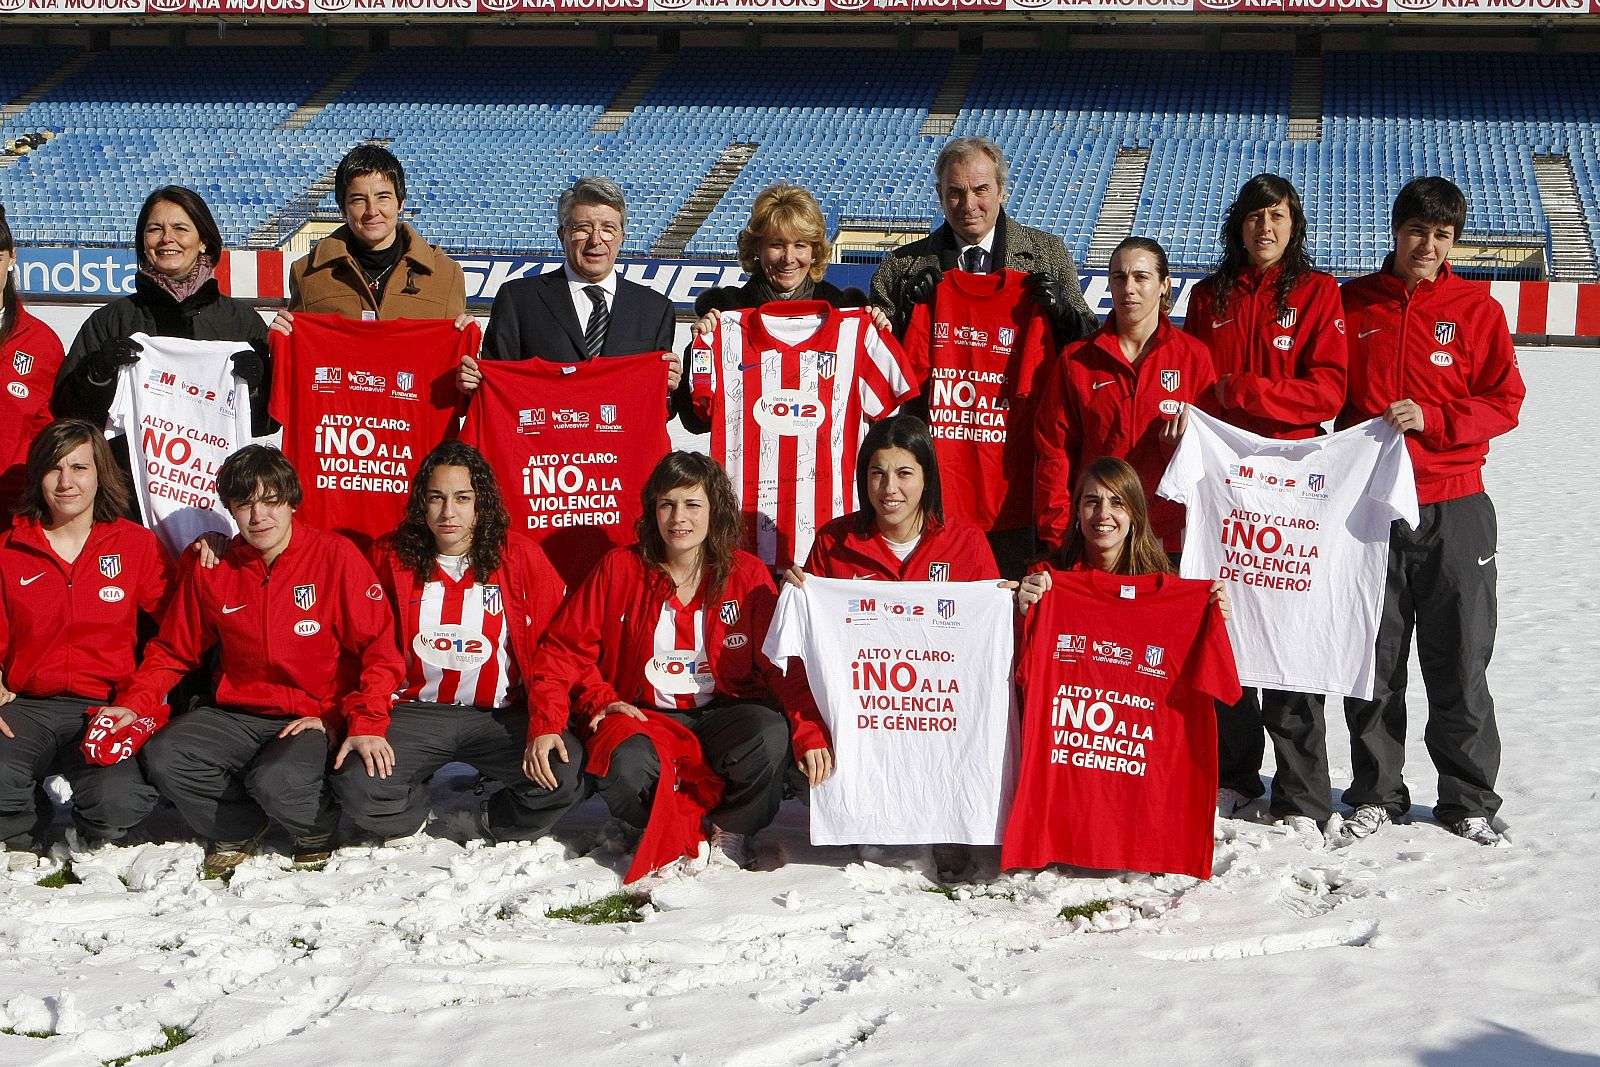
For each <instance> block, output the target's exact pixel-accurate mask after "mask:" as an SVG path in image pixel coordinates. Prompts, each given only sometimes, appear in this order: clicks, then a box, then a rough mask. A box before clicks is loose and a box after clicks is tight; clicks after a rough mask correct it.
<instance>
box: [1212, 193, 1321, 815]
mask: <svg viewBox="0 0 1600 1067" xmlns="http://www.w3.org/2000/svg"><path fill="white" fill-rule="evenodd" d="M1184 330H1185V331H1186V332H1188V333H1189V334H1191V335H1192V336H1194V337H1197V338H1199V339H1200V340H1201V341H1202V342H1204V343H1205V344H1206V345H1207V346H1209V347H1210V349H1211V356H1212V360H1213V361H1214V363H1215V365H1216V369H1217V384H1216V401H1217V414H1218V415H1220V416H1221V418H1222V419H1223V420H1224V421H1226V422H1229V423H1231V424H1233V425H1234V426H1238V427H1240V428H1241V429H1245V430H1249V431H1250V432H1252V433H1257V434H1261V435H1262V436H1263V437H1273V438H1278V439H1279V440H1291V441H1292V440H1303V439H1304V438H1307V437H1315V436H1317V435H1318V434H1320V433H1322V423H1324V422H1326V421H1328V420H1331V419H1332V418H1333V417H1334V416H1335V415H1337V414H1338V413H1339V409H1340V407H1341V406H1342V405H1343V404H1344V397H1345V368H1346V361H1347V357H1346V351H1345V348H1346V344H1345V326H1344V308H1343V305H1342V303H1341V301H1340V298H1339V286H1338V283H1337V282H1335V281H1334V279H1333V277H1332V276H1331V275H1328V274H1324V273H1322V272H1321V271H1317V270H1314V269H1312V266H1311V257H1310V255H1309V254H1308V253H1307V250H1306V216H1305V212H1304V211H1303V210H1302V208H1301V206H1300V194H1299V193H1298V192H1296V191H1295V188H1294V186H1293V185H1291V184H1290V183H1289V182H1288V181H1287V180H1286V179H1284V178H1280V177H1279V176H1278V175H1276V174H1257V175H1256V176H1255V177H1254V178H1251V179H1250V180H1249V181H1247V182H1245V183H1244V185H1243V186H1242V187H1241V188H1240V190H1239V195H1238V196H1237V197H1235V198H1234V201H1233V205H1232V206H1231V207H1230V208H1229V209H1228V216H1227V218H1226V219H1225V220H1224V221H1223V224H1222V260H1221V262H1219V263H1218V264H1217V269H1216V270H1215V271H1213V272H1212V273H1211V274H1210V275H1209V276H1208V277H1207V278H1206V279H1205V280H1204V281H1202V282H1201V283H1200V284H1199V285H1197V286H1195V289H1194V294H1193V296H1192V297H1190V300H1189V317H1188V319H1187V321H1186V322H1185V323H1184ZM1263 727H1265V730H1266V734H1268V735H1271V737H1272V746H1273V751H1274V752H1275V753H1276V761H1277V768H1278V769H1277V773H1276V775H1275V777H1274V778H1273V784H1272V801H1271V814H1272V815H1273V816H1274V817H1275V818H1277V819H1279V820H1280V821H1283V822H1286V823H1290V824H1291V825H1294V826H1295V827H1296V829H1297V830H1300V831H1309V830H1311V829H1312V828H1313V827H1312V825H1310V824H1319V823H1326V822H1327V821H1328V819H1329V817H1330V816H1331V815H1332V814H1333V808H1332V806H1331V804H1330V788H1331V787H1330V784H1329V777H1328V754H1327V747H1326V743H1325V741H1324V727H1323V698H1322V696H1321V695H1320V694H1316V693H1291V692H1286V691H1283V690H1278V689H1263V690H1261V691H1260V693H1259V695H1258V694H1257V691H1256V690H1255V689H1246V690H1245V691H1244V696H1243V697H1241V698H1240V700H1239V702H1238V703H1237V704H1235V705H1233V706H1232V707H1219V708H1218V709H1217V728H1218V745H1217V754H1218V758H1219V760H1220V765H1221V776H1220V778H1219V784H1220V788H1219V789H1218V791H1217V810H1218V812H1220V813H1221V814H1222V815H1223V816H1225V817H1226V816H1231V815H1232V814H1233V813H1234V811H1236V810H1237V809H1238V808H1241V807H1243V806H1244V805H1246V804H1249V803H1251V802H1253V801H1254V800H1256V799H1257V798H1259V797H1260V796H1261V795H1262V793H1263V792H1264V790H1263V789H1262V786H1261V760H1262V756H1263V755H1264V753H1265V748H1266V746H1265V744H1264V738H1263V733H1262V728H1263Z"/></svg>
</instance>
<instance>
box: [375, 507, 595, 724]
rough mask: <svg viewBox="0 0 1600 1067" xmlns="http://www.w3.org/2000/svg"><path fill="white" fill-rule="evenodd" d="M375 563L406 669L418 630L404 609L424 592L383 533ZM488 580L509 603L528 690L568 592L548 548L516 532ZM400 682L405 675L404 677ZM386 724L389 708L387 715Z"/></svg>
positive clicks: (512, 637) (510, 630) (513, 640)
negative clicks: (409, 622) (541, 645)
mask: <svg viewBox="0 0 1600 1067" xmlns="http://www.w3.org/2000/svg"><path fill="white" fill-rule="evenodd" d="M373 555H374V557H375V558H374V560H373V565H374V566H375V567H376V568H377V571H378V581H379V583H380V584H381V585H382V586H383V590H384V592H385V593H387V594H388V595H389V603H390V604H391V605H392V606H393V608H394V619H395V634H396V635H397V636H398V638H399V641H400V654H401V656H402V657H403V658H404V659H405V661H406V665H407V667H409V666H410V665H411V656H412V653H411V651H410V649H411V642H412V640H413V639H415V638H416V636H417V635H416V632H415V631H414V630H413V629H412V628H411V627H410V626H408V625H407V622H406V620H407V619H408V618H410V616H411V612H409V611H407V610H406V609H407V608H408V607H409V606H410V604H411V603H412V602H413V601H415V600H416V599H417V598H419V597H421V596H422V588H421V584H422V583H419V582H418V581H417V575H416V572H415V571H413V570H412V569H411V568H410V567H407V566H406V565H405V564H403V563H401V562H400V560H399V559H398V558H396V556H395V554H394V548H393V542H392V541H390V539H389V538H387V537H385V538H383V539H381V540H379V541H378V543H377V544H376V545H375V546H373ZM485 584H498V585H499V586H500V595H501V597H502V599H503V602H504V605H505V608H504V610H505V612H506V619H507V620H508V622H509V625H508V627H507V630H506V634H507V637H508V639H509V643H510V645H511V655H512V657H513V658H514V659H515V660H516V662H517V670H518V671H519V672H521V674H522V678H523V689H524V692H526V689H527V679H529V678H532V677H533V669H534V655H535V653H536V652H537V651H538V649H539V639H540V638H542V637H543V636H544V632H545V630H546V628H548V627H549V625H550V620H551V619H553V618H555V614H556V611H557V610H558V609H559V608H560V607H561V601H562V598H563V597H564V596H565V595H566V586H565V585H563V584H562V582H561V576H560V575H559V574H557V573H556V569H555V567H554V566H552V565H551V563H550V561H549V560H548V559H547V558H546V557H545V554H544V551H543V550H542V549H540V547H539V546H538V544H537V543H535V542H534V541H533V540H532V539H531V538H528V537H525V536H521V535H518V534H512V535H511V536H510V537H508V538H507V539H506V546H505V549H504V550H503V551H502V552H501V554H500V566H499V568H498V569H497V570H495V572H494V573H493V574H491V575H489V577H488V578H487V579H486V580H485ZM400 684H401V685H402V686H403V685H404V684H405V679H404V678H402V679H401V683H400ZM384 719H385V722H387V720H388V712H387V711H385V713H384Z"/></svg>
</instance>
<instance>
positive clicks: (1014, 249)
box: [872, 137, 1099, 345]
mask: <svg viewBox="0 0 1600 1067" xmlns="http://www.w3.org/2000/svg"><path fill="white" fill-rule="evenodd" d="M1006 171H1007V168H1006V157H1005V154H1004V153H1003V152H1001V151H1000V146H999V145H997V144H995V143H994V142H993V141H991V140H989V139H988V138H987V137H959V138H957V139H956V140H954V141H951V142H950V143H949V144H947V145H945V146H944V150H943V151H941V152H940V153H939V159H938V161H937V162H936V163H935V164H934V175H935V187H936V188H937V189H938V192H939V203H940V204H941V205H942V206H943V208H944V224H943V225H941V226H940V227H939V228H938V229H936V230H934V231H933V233H931V234H929V235H928V236H927V237H924V238H922V239H921V240H920V241H913V242H912V243H910V244H908V245H903V246H901V247H900V248H897V249H895V250H894V251H893V252H890V253H889V255H888V256H886V257H885V258H884V260H883V263H882V264H881V265H880V266H879V267H878V270H877V272H876V273H875V274H873V276H872V302H873V303H874V304H876V305H877V306H878V307H881V308H883V309H884V310H885V311H886V312H888V314H889V319H890V321H891V322H893V323H894V332H895V334H896V335H897V336H904V335H905V331H906V326H907V324H909V323H910V322H911V309H912V307H914V306H915V305H917V304H922V303H926V302H927V301H928V300H930V299H932V297H933V290H934V288H935V287H936V286H937V285H938V284H939V281H940V280H941V279H942V278H943V277H944V272H945V271H947V270H952V269H955V268H957V267H959V268H960V269H962V270H966V271H971V272H973V273H975V274H988V273H990V272H992V271H997V270H1004V269H1007V268H1009V269H1011V270H1020V271H1023V272H1024V273H1026V274H1027V275H1028V288H1029V290H1030V291H1031V292H1032V293H1033V297H1034V299H1035V300H1037V301H1038V303H1039V304H1040V306H1042V307H1043V308H1044V309H1045V311H1046V312H1047V313H1048V314H1049V315H1050V325H1051V326H1052V328H1053V331H1054V334H1055V339H1056V343H1057V344H1060V345H1066V344H1068V343H1070V342H1072V341H1076V340H1078V339H1079V338H1081V337H1085V336H1087V335H1088V334H1090V333H1092V332H1093V331H1094V330H1096V329H1097V328H1098V327H1099V322H1098V321H1097V320H1096V319H1095V316H1094V312H1092V311H1090V310H1089V305H1088V304H1087V303H1086V302H1085V301H1084V299H1083V288H1082V286H1081V285H1079V283H1078V269H1077V267H1076V266H1075V265H1074V264H1073V262H1072V255H1071V253H1069V252H1068V251H1067V246H1066V245H1065V244H1063V243H1062V241H1061V238H1059V237H1056V236H1055V235H1054V234H1049V233H1045V232H1044V231H1043V230H1035V229H1033V228H1032V227H1031V226H1024V225H1022V224H1021V223H1019V222H1016V221H1015V220H1013V219H1011V218H1010V217H1008V216H1007V215H1006V212H1005V202H1006Z"/></svg>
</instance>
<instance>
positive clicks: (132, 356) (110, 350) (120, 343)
mask: <svg viewBox="0 0 1600 1067" xmlns="http://www.w3.org/2000/svg"><path fill="white" fill-rule="evenodd" d="M143 351H144V346H143V345H141V344H140V343H139V342H138V341H135V340H134V339H133V338H131V337H112V338H109V339H107V341H106V343H105V344H103V345H101V346H100V348H99V349H98V350H97V351H94V352H91V353H90V354H89V358H88V359H85V360H84V361H83V362H84V367H83V370H84V373H85V374H86V375H88V377H89V381H91V382H93V383H95V384H97V385H107V384H109V383H110V382H111V380H112V379H113V378H115V377H116V376H117V368H118V367H126V366H127V365H128V364H130V363H137V362H139V353H140V352H143Z"/></svg>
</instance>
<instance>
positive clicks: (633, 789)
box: [527, 452, 833, 870]
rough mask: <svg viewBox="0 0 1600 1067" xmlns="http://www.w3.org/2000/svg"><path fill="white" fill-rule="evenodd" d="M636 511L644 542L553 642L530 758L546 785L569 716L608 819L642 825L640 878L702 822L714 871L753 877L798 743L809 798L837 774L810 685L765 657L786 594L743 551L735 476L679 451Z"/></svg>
mask: <svg viewBox="0 0 1600 1067" xmlns="http://www.w3.org/2000/svg"><path fill="white" fill-rule="evenodd" d="M641 500H642V503H643V505H644V508H643V514H642V515H641V516H640V518H639V522H638V526H637V533H638V537H639V540H638V543H637V544H634V545H631V546H629V547H627V548H619V549H615V550H613V551H612V552H610V553H609V554H607V555H606V556H605V558H603V559H602V560H601V561H600V563H599V565H598V566H596V567H595V569H594V571H593V572H592V573H591V574H590V575H589V577H588V579H587V580H585V582H584V583H583V585H582V586H580V587H579V588H578V590H577V591H576V592H575V593H573V595H572V597H571V599H569V600H568V601H567V604H566V606H565V607H563V608H562V609H561V612H560V614H559V615H557V617H556V620H555V622H554V623H552V624H551V626H550V630H549V632H548V633H547V634H546V635H545V642H544V644H543V646H542V647H541V648H540V654H539V664H538V677H537V678H536V680H535V683H534V687H533V693H532V699H531V704H532V714H533V716H534V717H535V719H542V725H536V726H534V727H533V728H532V731H536V732H537V736H535V737H534V739H533V740H532V741H531V742H530V743H529V746H528V756H527V758H528V760H529V761H530V762H531V763H532V764H533V765H534V767H533V769H534V770H538V771H541V772H543V771H545V769H546V768H547V767H548V766H549V759H550V754H551V752H552V750H553V751H555V752H556V753H557V754H558V755H561V756H566V755H568V753H567V752H566V751H565V750H564V749H563V748H562V747H561V742H560V740H559V731H560V729H561V726H562V725H563V724H564V723H566V721H567V719H568V716H569V715H575V716H576V717H577V720H578V728H579V730H580V731H581V732H583V733H585V734H587V735H589V736H591V737H592V738H593V739H594V743H593V744H592V745H591V752H590V766H589V769H590V771H591V773H593V774H594V775H595V776H596V788H597V790H598V791H599V793H600V795H601V797H603V798H604V800H605V802H606V805H607V807H609V808H610V810H611V813H612V814H613V815H614V816H616V817H617V818H618V819H619V820H621V821H622V822H623V823H624V824H626V826H628V827H631V828H633V830H635V831H637V830H639V829H640V828H646V827H647V824H648V828H647V830H646V833H645V838H644V840H643V841H642V842H641V843H640V848H639V853H640V855H641V856H649V857H651V859H650V862H649V863H645V864H641V862H640V858H639V857H638V856H636V858H635V869H636V870H637V869H639V868H641V866H642V867H643V868H644V869H648V868H649V867H651V866H656V865H659V863H667V862H671V861H672V860H674V859H677V858H678V856H681V855H685V854H688V853H691V852H693V851H694V850H695V849H697V848H698V845H699V843H700V841H701V840H704V837H703V835H702V834H700V828H699V822H700V820H699V815H700V814H708V815H709V817H710V822H711V830H712V834H711V859H712V862H713V863H716V864H718V865H726V866H733V867H744V866H746V865H747V864H748V863H749V858H750V857H749V838H750V836H751V835H752V834H754V833H756V832H757V831H759V830H761V829H762V828H763V827H765V826H766V825H767V824H768V823H770V822H771V821H772V820H773V818H774V817H775V816H776V815H777V813H778V805H779V804H780V802H781V801H782V799H783V777H784V770H785V766H786V760H787V758H788V756H789V752H790V750H791V748H790V745H791V736H792V741H793V752H794V753H795V756H796V757H797V763H798V764H799V766H800V767H801V769H802V770H804V771H805V772H806V776H807V778H808V779H809V780H810V781H811V782H812V783H813V784H816V783H819V782H821V781H822V780H823V779H824V778H826V777H827V776H828V774H829V773H830V772H831V770H832V766H833V757H832V754H831V752H830V751H829V747H828V737H827V734H826V731H825V728H824V727H823V725H822V721H821V717H820V716H819V715H818V713H817V709H816V705H815V704H814V703H813V702H812V700H811V696H810V692H809V690H808V689H807V687H806V682H805V678H804V676H803V673H802V672H798V671H791V672H789V674H787V675H785V674H783V673H780V672H779V671H777V670H776V669H774V668H773V666H772V665H771V664H770V663H768V662H767V661H766V660H765V659H764V658H762V657H761V655H760V653H759V651H758V650H759V649H760V648H761V644H762V642H763V641H764V640H765V639H766V635H767V626H768V624H769V623H770V622H771V619H772V612H773V608H774V607H775V606H776V603H777V591H776V589H775V588H774V586H773V584H772V578H771V577H770V575H769V574H768V573H767V569H766V567H765V566H764V565H763V564H762V563H761V561H760V560H758V559H757V558H756V557H755V556H752V555H751V554H750V553H748V552H745V551H743V550H742V549H740V548H739V547H738V545H739V537H740V522H739V508H738V503H737V501H736V500H735V498H734V495H733V486H732V485H731V484H730V483H729V481H728V476H727V474H726V472H724V471H723V469H722V468H721V467H720V466H718V465H717V463H716V461H715V460H712V459H711V458H710V457H708V456H704V455H701V454H699V453H694V452H673V453H670V454H669V455H667V456H666V457H665V458H664V459H662V460H661V462H660V463H658V464H657V465H656V468H655V470H654V471H652V472H651V474H650V478H649V480H648V481H647V482H646V483H645V487H644V491H643V493H642V494H641ZM569 694H570V696H569ZM779 707H781V708H782V709H783V710H782V712H780V711H779V710H778V708H779ZM785 714H787V716H788V720H789V721H788V725H787V728H786V725H785ZM532 731H531V732H532ZM669 773H670V775H671V777H670V778H666V776H667V775H668V774H669ZM664 779H665V780H664ZM658 781H660V782H662V787H661V788H659V789H658V788H657V783H658ZM667 785H671V786H672V787H673V788H671V789H668V788H666V786H667ZM691 797H693V798H697V799H696V803H698V804H699V805H700V810H699V811H695V810H692V809H691V808H690V807H689V806H688V803H687V798H691ZM657 861H659V863H658V862H657Z"/></svg>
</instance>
